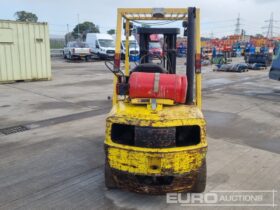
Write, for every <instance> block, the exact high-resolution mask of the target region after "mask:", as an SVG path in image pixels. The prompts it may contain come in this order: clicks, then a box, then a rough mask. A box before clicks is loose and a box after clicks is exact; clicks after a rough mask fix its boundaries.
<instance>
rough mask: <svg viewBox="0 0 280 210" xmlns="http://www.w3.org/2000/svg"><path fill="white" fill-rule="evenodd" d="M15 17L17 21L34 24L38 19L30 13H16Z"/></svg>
mask: <svg viewBox="0 0 280 210" xmlns="http://www.w3.org/2000/svg"><path fill="white" fill-rule="evenodd" d="M15 17H16V20H17V21H23V22H35V23H36V22H37V21H38V17H37V15H36V14H33V13H31V12H26V11H18V12H16V13H15Z"/></svg>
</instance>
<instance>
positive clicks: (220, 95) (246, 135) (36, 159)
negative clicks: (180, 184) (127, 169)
mask: <svg viewBox="0 0 280 210" xmlns="http://www.w3.org/2000/svg"><path fill="white" fill-rule="evenodd" d="M184 62H185V60H184V59H183V58H180V59H179V60H178V72H179V73H181V74H182V73H184V71H185V65H184ZM235 62H237V60H235ZM212 68H213V67H211V66H208V67H203V70H202V72H203V112H204V115H205V117H206V120H207V140H208V143H209V148H208V154H207V166H208V167H207V187H206V192H205V193H206V194H207V193H210V192H217V191H219V193H221V191H243V192H248V191H255V192H263V193H264V194H265V193H268V194H269V193H270V192H271V191H273V192H274V196H272V194H269V196H270V197H269V196H268V197H269V198H266V200H265V201H264V202H260V203H257V204H266V205H264V206H262V207H255V206H250V205H247V206H233V205H232V206H228V207H225V206H216V207H211V206H190V207H186V206H184V205H180V203H173V204H168V203H167V201H166V200H167V198H166V196H165V195H163V196H150V195H141V194H136V193H131V192H126V191H122V190H107V189H106V188H105V185H104V173H103V167H104V151H103V141H104V134H105V118H106V114H107V113H108V112H109V110H110V108H111V99H110V98H111V96H112V87H113V85H112V79H113V75H112V74H111V73H110V72H109V70H107V69H106V67H105V65H104V63H103V62H88V63H82V62H66V61H64V60H60V59H56V60H53V61H52V70H53V80H51V81H40V82H26V83H14V84H4V85H0V129H2V130H1V131H5V130H6V131H7V130H8V129H9V128H13V127H15V126H23V127H24V128H26V129H27V130H23V131H22V132H16V133H12V132H11V133H10V134H9V132H8V131H9V130H8V131H7V132H8V134H9V135H5V134H4V133H3V132H2V134H1V133H0V192H1V193H0V209H141V210H142V209H207V208H209V209H224V208H226V209H271V208H273V204H274V209H280V207H279V205H280V199H279V195H280V129H279V128H280V120H279V119H280V109H279V107H280V82H277V81H273V80H269V79H268V70H261V71H249V72H245V73H229V72H213V71H212ZM14 129H21V128H20V127H19V128H14ZM10 130H11V129H10ZM12 131H14V130H12ZM224 193H226V192H224ZM252 193H253V192H252ZM183 195H184V196H186V195H185V194H183ZM273 198H274V200H273ZM277 205H278V206H277Z"/></svg>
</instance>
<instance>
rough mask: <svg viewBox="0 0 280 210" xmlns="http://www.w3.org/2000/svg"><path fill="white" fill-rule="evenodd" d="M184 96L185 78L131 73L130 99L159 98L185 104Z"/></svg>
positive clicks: (171, 75)
mask: <svg viewBox="0 0 280 210" xmlns="http://www.w3.org/2000/svg"><path fill="white" fill-rule="evenodd" d="M186 94H187V77H186V76H180V75H176V74H160V73H144V72H133V73H132V74H131V75H130V78H129V96H130V98H161V99H171V100H174V101H175V102H176V103H185V101H186Z"/></svg>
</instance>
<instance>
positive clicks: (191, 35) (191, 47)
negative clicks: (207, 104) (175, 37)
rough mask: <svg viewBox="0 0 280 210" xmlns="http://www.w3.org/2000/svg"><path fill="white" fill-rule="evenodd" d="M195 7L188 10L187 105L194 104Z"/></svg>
mask: <svg viewBox="0 0 280 210" xmlns="http://www.w3.org/2000/svg"><path fill="white" fill-rule="evenodd" d="M195 13H196V9H195V7H190V8H188V27H187V34H188V46H187V56H186V58H187V65H186V66H187V67H186V68H187V69H186V75H187V78H188V90H187V99H186V104H188V105H192V104H193V103H194V101H193V100H194V73H195Z"/></svg>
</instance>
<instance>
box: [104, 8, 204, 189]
mask: <svg viewBox="0 0 280 210" xmlns="http://www.w3.org/2000/svg"><path fill="white" fill-rule="evenodd" d="M139 21H153V22H156V21H159V23H162V22H163V21H164V22H166V21H182V23H183V24H182V25H183V31H184V35H185V36H187V38H188V48H187V54H186V58H187V62H186V74H183V75H180V74H176V38H177V35H178V34H179V33H180V29H178V28H138V30H137V33H138V34H139V45H140V61H139V64H136V66H133V65H132V64H130V63H129V50H128V49H129V35H130V34H131V30H132V28H133V23H140V22H139ZM123 28H124V32H125V36H126V49H127V50H126V54H125V61H124V62H125V65H124V67H125V68H124V71H123V70H121V69H120V64H121V36H122V31H123ZM152 34H161V36H162V37H163V55H157V54H151V52H150V51H149V41H150V37H151V35H152ZM200 47H201V46H200V10H199V9H197V8H194V7H191V8H183V9H179V8H165V9H163V8H142V9H140V8H137V9H118V17H117V30H116V50H115V59H114V63H111V64H112V67H110V66H109V65H108V63H107V65H106V66H107V67H108V68H109V69H110V70H111V71H112V72H113V73H114V74H115V77H114V93H113V99H112V100H113V106H112V110H111V112H110V113H109V116H108V117H107V119H106V136H105V142H104V147H105V185H106V187H107V188H108V189H113V188H120V189H126V190H129V191H133V192H139V193H147V194H164V193H167V192H196V193H201V192H203V191H204V190H205V186H206V152H207V141H206V122H205V119H204V117H203V114H202V111H201V59H200V57H201V55H200ZM155 58H156V59H157V60H159V61H160V62H159V63H157V62H155ZM132 66H133V67H132Z"/></svg>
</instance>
